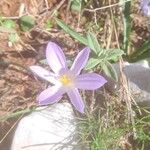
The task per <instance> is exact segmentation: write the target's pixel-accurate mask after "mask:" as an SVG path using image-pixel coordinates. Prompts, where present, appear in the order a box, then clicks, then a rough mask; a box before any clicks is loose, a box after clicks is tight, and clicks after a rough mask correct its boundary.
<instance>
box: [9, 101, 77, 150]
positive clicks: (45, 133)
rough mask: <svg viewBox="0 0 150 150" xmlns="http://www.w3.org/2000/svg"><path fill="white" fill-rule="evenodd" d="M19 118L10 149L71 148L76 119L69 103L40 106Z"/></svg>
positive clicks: (45, 149) (61, 149)
mask: <svg viewBox="0 0 150 150" xmlns="http://www.w3.org/2000/svg"><path fill="white" fill-rule="evenodd" d="M38 110H40V111H36V112H32V113H31V114H29V115H28V116H26V117H24V118H23V119H21V121H20V122H19V124H18V127H17V129H16V131H15V135H14V139H13V142H12V146H11V150H56V149H57V150H72V149H73V147H74V146H75V144H76V142H75V137H76V135H75V129H76V120H75V117H74V113H73V110H72V106H71V105H70V104H69V103H57V104H54V105H51V106H50V107H40V108H39V109H38Z"/></svg>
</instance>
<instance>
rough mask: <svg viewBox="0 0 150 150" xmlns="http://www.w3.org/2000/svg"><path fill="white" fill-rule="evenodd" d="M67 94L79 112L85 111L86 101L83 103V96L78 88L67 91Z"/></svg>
mask: <svg viewBox="0 0 150 150" xmlns="http://www.w3.org/2000/svg"><path fill="white" fill-rule="evenodd" d="M67 94H68V96H69V98H70V101H71V103H72V104H73V106H74V107H75V108H76V109H77V110H78V111H79V112H81V113H84V103H83V100H82V98H81V95H80V93H79V91H78V90H77V89H76V88H74V89H72V90H69V91H67Z"/></svg>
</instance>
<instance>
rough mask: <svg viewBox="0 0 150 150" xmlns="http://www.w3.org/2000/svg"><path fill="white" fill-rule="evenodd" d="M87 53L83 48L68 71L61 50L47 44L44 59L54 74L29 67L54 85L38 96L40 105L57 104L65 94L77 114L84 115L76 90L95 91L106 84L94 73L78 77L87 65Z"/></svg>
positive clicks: (50, 43) (35, 67)
mask: <svg viewBox="0 0 150 150" xmlns="http://www.w3.org/2000/svg"><path fill="white" fill-rule="evenodd" d="M89 53H90V49H89V48H84V49H83V50H82V51H81V52H79V54H78V55H77V57H76V58H75V60H74V62H73V65H72V67H71V68H70V70H69V69H68V67H67V63H66V58H65V55H64V53H63V51H62V49H61V48H60V47H59V46H58V45H57V44H55V43H53V42H49V43H48V45H47V48H46V58H47V61H48V64H49V65H50V67H51V69H52V70H53V72H54V73H53V72H50V71H47V70H45V69H44V68H42V67H40V66H31V67H30V69H31V70H32V71H33V72H34V73H35V74H37V75H38V76H40V77H41V78H43V79H45V80H47V81H49V82H51V83H52V84H54V85H53V86H51V87H48V88H47V89H46V90H44V91H43V92H41V94H40V95H39V96H38V102H39V104H40V105H47V104H52V103H55V102H58V101H59V100H60V99H61V98H62V95H63V94H64V93H67V95H68V96H69V98H70V101H71V103H72V104H73V105H74V107H75V108H76V109H77V110H78V111H79V112H81V113H84V103H83V101H82V98H81V95H80V93H79V91H78V89H83V90H95V89H98V88H100V87H101V86H103V85H104V84H105V83H106V82H107V81H106V80H105V79H104V78H103V77H102V76H100V75H98V74H96V73H87V74H81V75H79V74H80V72H81V70H82V69H83V68H84V67H85V65H86V63H87V60H88V58H89Z"/></svg>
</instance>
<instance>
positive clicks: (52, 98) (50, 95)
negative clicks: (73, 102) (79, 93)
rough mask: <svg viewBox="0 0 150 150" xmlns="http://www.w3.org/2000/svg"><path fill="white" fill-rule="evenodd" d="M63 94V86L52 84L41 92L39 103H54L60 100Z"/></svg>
mask: <svg viewBox="0 0 150 150" xmlns="http://www.w3.org/2000/svg"><path fill="white" fill-rule="evenodd" d="M63 94H64V90H63V88H61V87H58V86H51V87H49V88H47V89H46V90H44V91H43V92H41V94H40V95H39V96H38V98H37V100H38V102H39V105H47V104H53V103H55V102H58V101H59V100H60V99H61V98H62V95H63Z"/></svg>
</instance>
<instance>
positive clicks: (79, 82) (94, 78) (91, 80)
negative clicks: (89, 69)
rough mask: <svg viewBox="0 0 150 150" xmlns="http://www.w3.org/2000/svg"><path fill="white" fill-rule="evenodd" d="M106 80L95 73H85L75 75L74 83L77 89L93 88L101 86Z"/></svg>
mask: <svg viewBox="0 0 150 150" xmlns="http://www.w3.org/2000/svg"><path fill="white" fill-rule="evenodd" d="M106 82H107V81H106V80H105V78H104V77H102V76H100V75H99V74H96V73H87V74H82V75H79V76H77V78H76V80H75V85H76V87H77V88H79V89H84V90H95V89H98V88H100V87H101V86H103V85H104V84H105V83H106Z"/></svg>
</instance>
